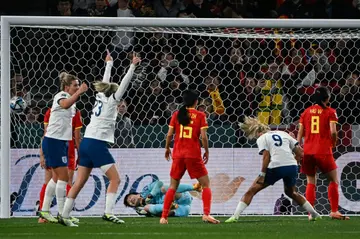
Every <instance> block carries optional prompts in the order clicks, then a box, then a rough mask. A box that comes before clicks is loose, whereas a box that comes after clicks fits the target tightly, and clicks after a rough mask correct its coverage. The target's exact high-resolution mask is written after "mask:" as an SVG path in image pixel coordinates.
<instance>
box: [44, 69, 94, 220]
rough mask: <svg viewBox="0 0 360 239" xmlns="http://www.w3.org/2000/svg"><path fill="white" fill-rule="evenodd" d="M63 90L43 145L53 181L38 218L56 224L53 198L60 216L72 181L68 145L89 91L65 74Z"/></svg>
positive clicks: (48, 186) (55, 105) (55, 98)
mask: <svg viewBox="0 0 360 239" xmlns="http://www.w3.org/2000/svg"><path fill="white" fill-rule="evenodd" d="M60 82H61V90H62V91H60V92H59V93H57V94H56V95H55V97H54V101H53V104H52V107H51V117H50V120H49V124H48V126H47V129H46V133H45V136H44V139H43V141H42V147H41V148H42V150H43V153H44V156H45V164H46V166H47V167H50V168H51V171H52V179H50V181H49V182H48V184H47V186H46V190H45V197H44V202H43V205H42V209H41V211H39V216H40V217H41V218H43V219H45V220H46V221H48V222H57V221H58V220H57V219H55V218H54V217H53V216H52V215H51V214H50V212H49V210H50V205H51V201H52V199H53V195H54V194H55V195H56V201H57V206H58V212H59V214H61V212H62V210H63V208H64V202H65V197H66V185H67V183H68V181H69V174H68V169H67V166H68V151H67V143H68V141H69V140H71V139H72V137H73V136H72V118H73V116H74V115H75V112H76V107H75V102H76V101H77V99H78V98H79V97H80V95H81V94H83V93H84V92H86V91H87V89H88V87H87V85H86V84H85V83H82V84H81V86H80V85H79V80H78V78H76V77H75V76H73V75H70V74H67V73H65V72H63V73H61V74H60Z"/></svg>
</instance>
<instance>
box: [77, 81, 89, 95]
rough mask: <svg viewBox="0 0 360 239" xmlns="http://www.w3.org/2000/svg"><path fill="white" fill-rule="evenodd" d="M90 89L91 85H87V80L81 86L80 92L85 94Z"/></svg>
mask: <svg viewBox="0 0 360 239" xmlns="http://www.w3.org/2000/svg"><path fill="white" fill-rule="evenodd" d="M88 89H89V87H88V86H87V84H86V83H85V82H83V83H82V84H81V86H80V88H79V90H78V91H79V93H80V94H83V93H85V92H86V91H87V90H88Z"/></svg>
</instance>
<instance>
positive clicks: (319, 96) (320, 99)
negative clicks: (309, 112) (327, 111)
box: [314, 86, 330, 108]
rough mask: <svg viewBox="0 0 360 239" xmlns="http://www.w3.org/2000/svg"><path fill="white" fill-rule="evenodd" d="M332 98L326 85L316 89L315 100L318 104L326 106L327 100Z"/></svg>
mask: <svg viewBox="0 0 360 239" xmlns="http://www.w3.org/2000/svg"><path fill="white" fill-rule="evenodd" d="M329 98H330V92H329V90H328V89H327V88H326V87H323V86H321V87H319V88H317V89H316V91H315V94H314V101H315V103H316V104H318V105H320V106H321V107H323V108H326V105H325V103H324V102H325V101H326V100H327V99H329Z"/></svg>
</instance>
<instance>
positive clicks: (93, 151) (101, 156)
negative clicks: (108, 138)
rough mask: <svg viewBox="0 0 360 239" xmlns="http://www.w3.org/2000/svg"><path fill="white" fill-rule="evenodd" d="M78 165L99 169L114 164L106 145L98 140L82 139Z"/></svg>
mask: <svg viewBox="0 0 360 239" xmlns="http://www.w3.org/2000/svg"><path fill="white" fill-rule="evenodd" d="M79 156H80V162H79V165H80V166H83V167H86V168H100V167H101V166H104V165H107V164H112V163H115V160H114V158H113V156H112V155H111V153H110V151H109V149H108V147H107V143H106V142H105V141H101V140H98V139H90V138H84V139H83V140H82V141H81V143H80V149H79Z"/></svg>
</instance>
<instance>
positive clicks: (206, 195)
mask: <svg viewBox="0 0 360 239" xmlns="http://www.w3.org/2000/svg"><path fill="white" fill-rule="evenodd" d="M211 197H212V195H211V189H210V188H204V189H203V191H202V201H203V210H204V215H206V216H208V215H209V214H210V209H211Z"/></svg>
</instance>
